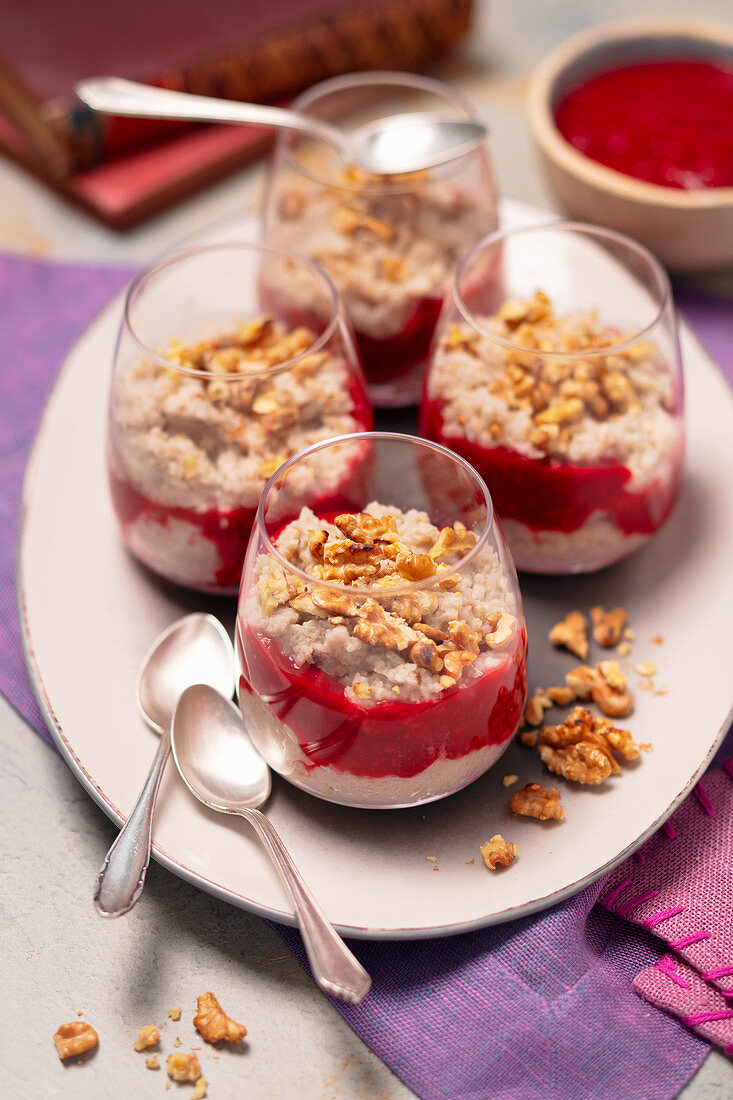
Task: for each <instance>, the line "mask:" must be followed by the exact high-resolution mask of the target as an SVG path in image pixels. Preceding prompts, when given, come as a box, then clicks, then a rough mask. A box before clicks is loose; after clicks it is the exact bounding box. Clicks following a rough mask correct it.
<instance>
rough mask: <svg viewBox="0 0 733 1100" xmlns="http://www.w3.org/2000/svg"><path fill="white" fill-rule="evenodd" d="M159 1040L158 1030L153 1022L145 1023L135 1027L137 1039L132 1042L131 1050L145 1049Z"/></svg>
mask: <svg viewBox="0 0 733 1100" xmlns="http://www.w3.org/2000/svg"><path fill="white" fill-rule="evenodd" d="M159 1042H160V1032H159V1031H158V1029H157V1027H156V1026H155V1024H147V1025H146V1026H145V1027H139V1028H138V1029H137V1039H136V1040H135V1042H134V1043H133V1044H132V1046H133V1050H147V1048H148V1047H154V1046H155V1044H156V1043H159Z"/></svg>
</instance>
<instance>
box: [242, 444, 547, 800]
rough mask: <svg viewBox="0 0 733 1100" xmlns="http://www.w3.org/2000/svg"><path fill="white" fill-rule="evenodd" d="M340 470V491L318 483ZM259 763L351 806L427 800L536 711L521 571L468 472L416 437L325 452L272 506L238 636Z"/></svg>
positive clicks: (457, 784)
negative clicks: (527, 707)
mask: <svg viewBox="0 0 733 1100" xmlns="http://www.w3.org/2000/svg"><path fill="white" fill-rule="evenodd" d="M324 466H325V467H326V468H329V469H338V470H341V471H343V472H344V474H345V475H346V474H348V478H347V477H346V476H345V477H344V480H343V484H342V488H341V491H340V492H339V493H338V494H333V493H323V492H322V491H319V490H318V488H317V486H316V479H315V478H314V471H315V470H317V469H321V468H323V467H324ZM236 649H237V657H238V662H239V675H238V694H239V705H240V707H241V710H242V713H243V715H244V719H245V722H246V723H247V728H248V730H249V731H250V735H251V737H252V739H253V741H254V743H255V745H256V746H257V748H258V750H259V751H260V753H261V754H262V755H263V756H264V757H265V759H266V760H267V762H268V763H269V764H270V766H271V767H272V768H274V769H275V771H277V772H279V773H280V774H281V775H282V776H284V777H285V778H286V779H287V780H289V781H290V782H291V783H294V784H295V785H296V786H298V787H302V788H303V789H304V790H306V791H309V792H310V793H311V794H315V795H318V796H319V797H321V798H325V799H328V800H330V801H332V802H339V803H342V804H344V805H349V806H369V807H374V808H386V807H397V806H410V805H416V804H419V803H422V802H430V801H432V800H434V799H437V798H442V797H444V796H445V795H448V794H451V793H452V792H454V791H457V790H459V789H460V788H461V787H464V786H466V785H467V784H468V783H471V782H472V781H473V780H474V779H476V778H477V777H478V776H480V775H482V774H483V773H484V772H485V771H486V770H487V768H489V767H491V765H492V764H494V763H495V762H496V760H498V758H499V757H500V756H501V754H502V753H503V752H504V750H505V748H506V747H507V745H508V744H509V741H510V739H511V737H512V735H513V734H514V732H515V730H516V728H517V725H518V722H519V719H520V716H521V714H522V710H523V707H524V702H525V698H526V654H527V639H526V631H525V626H524V619H523V615H522V606H521V599H520V595H519V589H518V586H517V580H516V573H515V571H514V566H513V564H512V561H511V557H510V556H509V554H508V551H507V548H506V544H505V541H504V538H503V535H502V533H501V529H500V527H499V525H498V524H497V522H496V521H495V519H494V516H493V512H492V506H491V498H490V497H489V494H488V492H487V491H486V487H485V485H484V484H483V482H482V480H481V478H480V477H479V476H478V475H477V474H476V472H475V470H473V469H472V468H471V467H470V466H469V465H468V464H467V463H465V462H464V461H463V460H462V459H460V458H458V457H457V456H455V455H452V454H451V453H450V452H449V451H447V450H445V448H443V447H439V446H436V445H435V444H432V443H428V442H426V441H424V440H418V439H416V438H414V437H412V436H405V435H392V434H387V433H365V434H362V435H354V436H351V437H344V438H342V439H336V440H331V441H329V442H327V443H322V444H317V445H315V446H314V447H311V448H309V449H308V450H306V451H304V452H303V453H302V454H300V455H296V456H295V457H294V458H293V459H291V460H290V461H289V462H288V463H287V464H286V465H285V466H283V467H282V468H281V469H280V470H278V472H277V474H275V476H274V477H273V478H272V479H271V480H270V482H269V483H268V485H267V488H266V489H265V492H264V494H263V496H262V500H261V502H260V506H259V509H258V513H257V524H256V527H255V529H254V531H253V533H252V540H251V543H250V547H249V550H248V552H247V560H246V564H245V568H244V571H243V573H242V585H241V590H240V595H239V607H238V614H237V627H236Z"/></svg>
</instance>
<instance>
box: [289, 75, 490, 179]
mask: <svg viewBox="0 0 733 1100" xmlns="http://www.w3.org/2000/svg"><path fill="white" fill-rule="evenodd" d="M370 84H372V85H374V86H375V87H388V86H389V85H393V86H394V87H400V88H411V89H413V90H416V91H422V92H428V93H430V94H431V95H435V96H440V97H441V98H442V99H445V100H448V102H449V103H452V105H453V106H454V107H457V108H458V109H459V110H460V111H461V112H462V114H463V115H464V117H465V118H468V119H470V120H471V121H472V122H480V123H482V125H485V123H484V122H483V120H482V119H481V118H480V117H479V113H478V110H477V108H476V106H475V104H474V103H472V101H471V100H470V99H469V98H468V97H467V96H464V95H463V93H462V92H461V91H459V89H457V88H454V87H451V86H450V85H449V84H445V83H443V82H442V81H440V80H434V79H433V78H432V77H429V76H422V75H421V74H420V73H406V72H400V71H399V70H397V69H394V70H393V69H375V70H374V72H371V71H369V70H363V71H360V72H355V73H344V74H342V75H341V76H332V77H328V79H327V80H321V81H319V82H318V83H317V84H313V85H312V86H311V87H310V88H306V90H305V91H303V92H301V93H300V95H298V96H296V98H295V99H294V100H293V102H292V104H291V107H292V109H293V110H294V111H305V112H306V113H307V108H308V107H309V106H310V105H311V104H312V103H314V102H316V101H317V100H318V99H320V98H321V97H322V96H323V95H324V94H325V95H329V94H331V93H332V92H340V91H350V90H352V89H354V88H359V87H367V86H368V85H370ZM297 137H298V135H297V134H296V133H289V132H287V131H284V132H283V133H282V134H281V135H280V137H279V142H280V143H281V145H282V148H283V150H284V156H285V159H286V160H287V161H288V164H289V166H290V167H291V168H292V169H293V170H294V171H296V172H298V173H299V174H300V175H303V176H306V177H307V178H308V179H310V180H313V181H314V182H315V183H320V184H322V185H323V186H325V187H330V188H332V189H333V190H338V191H347V192H356V193H359V192H361V193H363V192H365V191H369V192H374V193H376V194H391V193H395V192H396V193H400V192H405V191H416V190H418V189H419V188H421V187H425V186H426V185H427V184H429V183H432V182H434V181H435V177H433V176H431V175H430V174H429V173H427V174H426V175H425V176H424V177H423V175H422V174H420V176H419V177H418V178H417V179H413V180H410V175H411V173H409V172H405V173H402V174H399V173H395V179H394V182H393V183H389V182H388V181H389V180H390V179H391V177H390V176H379V177H376V180H377V182H371V183H364V182H362V183H358V182H353V183H352V182H350V181H349V180H335V179H329V178H328V177H326V176H323V175H321V174H320V173H319V172H316V171H313V169H311V168H309V167H308V165H306V164H305V163H304V162H303V161H302V160H300V158H298V157H297V156H296V155H295V153H294V151H293V146H292V144H291V143H292V141H293V140H294V139H295V138H297ZM483 152H485V143H484V142H482V143H481V144H480V145H478V146H477V147H476V148H475V149H472V150H471V151H470V152H468V153H465V154H464V155H463V156H461V157H457V158H456V159H455V160H452V161H448V162H446V165H437V171H438V172H439V171H440V170H441V168H444V167H446V166H450V167H453V166H454V165H455V166H457V167H458V169H460V167H461V166H462V165H464V164H466V163H467V162H468V161H469V160H471V159H473V158H475V157H478V156H481V154H482V153H483ZM345 167H348V166H346V165H345Z"/></svg>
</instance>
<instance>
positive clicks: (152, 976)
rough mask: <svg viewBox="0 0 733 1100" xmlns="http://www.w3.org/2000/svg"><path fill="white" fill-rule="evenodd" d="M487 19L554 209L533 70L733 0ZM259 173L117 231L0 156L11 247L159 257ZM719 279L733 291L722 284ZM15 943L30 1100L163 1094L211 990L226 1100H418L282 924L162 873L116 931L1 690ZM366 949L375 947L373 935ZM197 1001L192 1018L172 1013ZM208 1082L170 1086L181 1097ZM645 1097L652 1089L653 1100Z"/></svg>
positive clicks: (74, 805)
mask: <svg viewBox="0 0 733 1100" xmlns="http://www.w3.org/2000/svg"><path fill="white" fill-rule="evenodd" d="M476 4H477V18H476V28H475V32H474V35H473V38H472V40H471V43H470V44H469V47H468V49H467V51H466V52H465V54H464V56H463V57H462V59H461V60H460V61H456V62H453V63H451V64H450V65H449V66H447V67H446V68H445V70H444V72H443V73H442V75H443V77H444V78H445V79H449V80H455V81H456V82H458V83H459V84H460V85H461V87H463V88H464V90H465V91H466V92H467V94H469V95H470V96H472V98H474V100H475V101H476V102H477V103H479V105H480V106H481V109H482V111H483V112H484V114H485V116H486V118H487V119H488V121H489V123H490V125H491V132H492V139H491V140H492V149H493V155H494V161H495V165H496V171H497V177H498V181H499V186H500V190H501V192H502V193H503V194H507V195H511V196H512V197H514V198H518V199H524V200H525V201H531V202H537V203H540V204H543V205H546V206H549V207H551V206H552V201H551V199H550V197H549V195H548V193H547V191H546V189H545V187H544V185H543V182H542V180H541V179H540V177H539V175H538V172H537V166H536V163H535V158H534V153H533V150H532V146H531V141H530V138H529V134H528V131H527V126H526V122H525V118H524V107H523V103H524V94H525V91H526V84H527V74H528V73H529V71H530V69H531V67H532V66H533V65H534V64H535V62H536V61H537V60H538V59H539V58H540V57H541V56H542V54H543V53H544V52H546V50H548V49H549V48H551V47H552V46H554V45H555V44H556V43H557V42H559V41H561V40H562V39H564V38H566V37H567V36H568V35H570V34H573V33H574V32H575V31H577V30H579V29H581V28H582V27H585V26H590V25H593V24H596V23H599V22H601V21H605V20H609V19H615V18H626V17H636V16H644V17H648V18H655V17H666V18H675V17H678V18H681V19H688V18H691V17H693V18H697V19H711V20H719V21H723V22H726V23H729V24H730V22H731V20H733V9H732V8H731V2H730V0H699V2H698V3H696V4H695V6H694V11H691V9H690V4H689V2H688V0H643V2H642V3H639V0H606V2H605V3H604V4H603V5H601V4H599V3H597V2H595V0H552V2H550V3H548V2H547V0H513V2H511V3H507V2H500V0H495V2H493V3H489V2H487V0H476ZM260 179H261V172H260V170H259V169H257V168H255V169H250V170H248V171H245V172H241V173H239V174H238V175H237V176H235V177H233V178H232V179H229V180H227V181H225V182H224V183H222V184H220V185H218V186H217V187H214V188H212V189H211V190H209V191H208V192H207V193H206V194H204V195H202V196H199V197H197V198H195V199H193V200H191V201H190V202H188V203H185V204H183V205H182V206H180V207H178V208H176V209H175V210H173V211H171V212H170V213H168V214H166V215H164V216H162V217H160V218H158V219H156V220H155V221H153V222H151V223H148V224H147V225H145V226H143V227H141V228H140V229H138V230H135V231H134V232H132V233H128V234H126V235H124V236H118V235H117V234H114V233H112V232H111V231H109V230H106V229H104V228H102V227H100V226H98V225H96V224H95V223H94V222H92V221H90V220H89V219H87V218H86V217H85V216H84V215H82V214H81V213H79V212H77V211H75V210H73V209H71V208H70V207H68V206H67V205H66V204H64V203H63V202H61V200H59V199H58V198H56V197H55V196H53V195H52V194H51V193H50V192H49V191H47V190H46V189H45V188H43V187H42V186H41V185H39V184H36V183H35V182H34V181H32V180H31V179H29V177H27V176H26V175H25V174H24V173H22V172H20V171H19V170H17V169H16V168H14V167H13V166H12V165H10V164H9V163H6V162H3V161H0V193H2V196H3V202H2V204H1V206H0V248H2V249H6V250H11V251H19V252H25V253H29V254H36V255H48V256H53V257H59V258H72V259H80V260H94V261H103V260H107V261H111V262H120V263H122V262H135V263H137V262H144V261H147V260H149V259H150V258H151V257H153V256H155V255H157V254H158V253H160V252H161V251H163V250H165V249H168V248H171V247H173V246H174V245H175V244H176V243H178V242H179V241H180V240H182V239H185V238H186V237H188V236H190V235H192V234H194V233H196V232H198V231H200V230H202V229H204V228H205V227H207V226H209V225H210V224H211V223H213V222H215V221H219V220H224V219H227V218H231V217H232V216H235V215H237V214H238V213H240V212H241V211H242V210H243V209H244V208H246V207H251V206H252V205H254V203H255V202H256V196H257V193H258V190H259V186H260ZM715 281H717V282H718V283H725V280H724V279H723V278H718V279H717V280H715ZM0 753H1V758H0V796H1V797H2V806H3V812H2V816H1V817H0V830H1V833H0V843H2V850H3V868H4V876H3V890H2V893H0V943H2V965H3V992H4V1001H5V1005H6V1006H7V1018H6V1020H5V1021H4V1026H3V1027H2V1030H1V1031H0V1036H1V1038H0V1049H1V1051H2V1057H1V1058H0V1066H1V1067H2V1068H1V1070H0V1080H2V1083H3V1085H4V1086H5V1087H4V1093H5V1095H7V1096H12V1097H13V1098H15V1100H36V1098H40V1097H44V1098H47V1097H48V1098H53V1097H57V1096H58V1097H64V1098H66V1097H69V1098H71V1097H73V1098H74V1100H77V1098H78V1100H97V1098H99V1097H104V1096H109V1097H111V1098H112V1100H117V1098H118V1097H125V1098H126V1097H131V1096H135V1097H147V1096H150V1097H156V1096H157V1097H159V1096H161V1095H162V1094H163V1093H164V1090H165V1074H164V1070H163V1069H161V1070H158V1071H151V1070H147V1069H146V1068H145V1066H144V1055H141V1054H138V1053H136V1052H135V1051H134V1050H133V1049H132V1043H133V1042H134V1040H135V1038H136V1035H137V1028H138V1027H139V1026H142V1025H143V1024H147V1023H156V1024H158V1025H159V1026H160V1027H161V1031H162V1034H163V1041H162V1049H163V1051H164V1052H165V1053H166V1054H167V1053H169V1052H170V1051H171V1050H172V1049H174V1047H173V1044H174V1041H175V1039H176V1037H180V1040H181V1043H182V1046H181V1049H184V1050H187V1049H190V1048H191V1047H192V1046H202V1045H203V1044H201V1042H200V1041H199V1040H198V1036H197V1035H196V1033H195V1032H194V1030H193V1026H192V1017H193V1014H194V1011H195V1004H196V996H197V994H198V993H201V992H203V991H204V990H206V989H212V990H213V991H214V992H215V993H216V994H217V995H218V996H219V998H220V1000H221V1002H222V1003H223V1005H224V1007H225V1008H226V1009H228V1010H229V1011H230V1012H231V1014H232V1015H233V1016H234V1017H235V1018H237V1019H240V1020H242V1021H243V1022H244V1023H246V1025H247V1027H248V1029H249V1041H248V1042H247V1044H246V1045H245V1047H244V1049H243V1050H242V1051H241V1052H239V1053H237V1052H235V1051H228V1050H224V1051H213V1050H211V1049H209V1048H205V1049H203V1050H202V1051H200V1058H201V1063H202V1069H203V1073H204V1075H205V1076H206V1077H207V1079H208V1080H209V1082H210V1090H209V1093H210V1096H211V1097H212V1100H228V1098H230V1097H231V1098H234V1097H240V1096H247V1097H251V1098H252V1100H271V1098H272V1100H406V1098H407V1097H409V1096H411V1095H412V1094H411V1093H410V1092H409V1090H407V1089H406V1088H405V1087H404V1086H403V1085H402V1084H401V1083H400V1082H399V1081H398V1080H397V1079H396V1078H395V1077H394V1075H393V1074H392V1073H391V1072H390V1071H389V1070H388V1069H387V1068H386V1067H385V1066H384V1065H383V1064H382V1063H381V1062H380V1061H379V1060H378V1059H377V1058H375V1057H374V1055H373V1054H371V1053H370V1052H369V1051H368V1050H367V1048H366V1047H365V1046H364V1045H363V1044H362V1043H361V1041H360V1040H359V1039H358V1038H357V1037H356V1036H355V1035H354V1034H353V1033H352V1032H351V1031H350V1029H349V1028H348V1027H347V1026H346V1025H345V1024H344V1023H343V1021H342V1020H341V1018H340V1016H339V1015H338V1013H337V1012H336V1011H335V1010H334V1009H333V1008H332V1007H331V1005H330V1004H329V1003H328V1002H327V1001H326V1000H325V998H323V997H322V996H321V995H320V993H318V992H317V990H316V989H315V987H314V985H313V983H312V982H311V980H310V978H309V977H307V975H306V974H305V973H304V972H303V971H302V970H301V968H300V966H299V965H298V963H297V962H296V961H295V959H294V958H293V957H292V955H291V954H290V952H289V951H288V950H287V948H286V947H285V946H284V944H283V942H282V941H281V940H280V938H279V936H278V935H277V933H275V932H273V931H272V930H271V929H270V928H269V927H268V926H267V925H265V924H264V923H263V922H262V921H260V920H259V919H258V918H257V917H254V916H250V915H249V914H247V913H243V912H241V911H240V910H236V909H233V908H231V907H230V906H228V905H225V904H224V903H223V902H220V901H217V900H215V899H213V898H210V897H208V896H207V895H204V894H202V893H200V892H199V891H197V890H195V889H194V888H193V887H191V886H189V885H188V884H187V883H185V882H183V881H181V880H178V879H176V878H175V877H174V876H172V875H170V874H168V873H167V872H165V871H164V870H163V869H162V868H160V867H158V866H156V865H155V864H154V865H153V866H152V867H151V870H150V872H149V876H148V883H147V885H146V890H145V893H144V895H143V898H142V901H141V902H140V904H139V905H138V907H137V908H136V909H135V910H134V911H133V912H132V913H131V914H129V915H128V916H127V917H126V918H122V919H121V920H118V921H113V922H105V921H102V920H101V919H100V918H98V917H97V915H96V914H95V912H94V910H93V908H92V904H91V891H92V884H93V879H94V876H95V874H96V871H97V869H98V867H99V865H100V864H101V862H102V859H103V857H104V854H105V852H106V850H107V848H108V847H109V845H110V843H111V841H112V839H113V837H114V829H113V827H112V825H111V823H110V822H109V821H107V819H106V818H105V817H104V815H103V814H102V812H101V811H100V810H99V809H98V808H97V807H96V806H95V805H94V804H93V803H92V802H91V801H90V799H89V798H88V797H87V795H86V794H85V793H84V792H83V790H82V788H81V787H80V786H79V785H78V783H77V782H76V780H75V779H74V777H73V776H72V774H71V772H70V771H69V770H68V769H67V767H66V765H65V764H64V763H63V762H62V761H61V760H60V758H59V757H57V756H56V755H55V753H54V752H53V751H52V750H50V749H49V748H48V747H47V746H45V745H44V744H43V743H42V742H41V741H40V739H39V738H38V737H36V736H35V735H34V734H33V733H32V732H31V731H29V730H28V729H27V727H26V726H25V724H24V723H23V722H22V721H21V720H20V719H19V718H18V717H17V715H16V714H15V713H14V712H13V711H12V710H11V709H10V708H9V707H8V706H7V705H6V704H5V703H4V702H2V701H0ZM357 952H358V945H357ZM172 1005H180V1006H181V1009H182V1017H181V1020H180V1022H179V1023H178V1024H174V1023H173V1022H172V1021H171V1020H169V1019H168V1017H167V1012H168V1008H169V1007H171V1006H172ZM77 1012H83V1013H84V1017H83V1018H84V1019H88V1020H89V1022H90V1023H91V1024H92V1025H93V1026H94V1027H95V1028H96V1029H97V1030H98V1032H99V1035H100V1045H99V1049H98V1050H97V1052H96V1053H95V1054H94V1055H92V1056H91V1057H90V1058H89V1059H88V1060H87V1061H86V1062H85V1063H84V1064H83V1065H70V1066H66V1067H65V1066H62V1065H61V1063H60V1062H59V1060H58V1057H57V1055H56V1051H55V1048H54V1046H53V1043H52V1042H51V1035H52V1034H53V1032H54V1031H55V1030H56V1028H57V1027H58V1025H59V1024H60V1023H62V1022H66V1021H68V1020H72V1019H74V1018H76V1013H77ZM189 1093H190V1089H188V1088H187V1089H183V1090H181V1091H180V1093H179V1090H178V1089H177V1088H176V1086H172V1087H171V1095H173V1096H175V1095H179V1094H180V1095H181V1096H187V1095H189ZM680 1097H681V1100H724V1098H726V1097H733V1065H732V1063H731V1061H730V1060H729V1059H727V1058H725V1057H724V1056H723V1055H722V1054H720V1053H718V1052H713V1053H712V1054H711V1055H710V1056H709V1057H708V1058H707V1060H706V1061H705V1063H704V1065H703V1066H702V1068H701V1069H700V1071H699V1072H698V1074H697V1075H696V1076H695V1078H693V1080H692V1081H691V1082H690V1083H689V1084H688V1085H687V1087H686V1088H685V1089H683V1090H682V1092H681V1094H680ZM639 1100H644V1097H640V1098H639Z"/></svg>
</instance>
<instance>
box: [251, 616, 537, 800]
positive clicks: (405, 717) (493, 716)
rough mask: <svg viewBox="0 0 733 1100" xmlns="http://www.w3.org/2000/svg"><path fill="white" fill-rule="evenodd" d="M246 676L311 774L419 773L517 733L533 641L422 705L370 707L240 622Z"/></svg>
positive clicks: (374, 776)
mask: <svg viewBox="0 0 733 1100" xmlns="http://www.w3.org/2000/svg"><path fill="white" fill-rule="evenodd" d="M240 630H242V631H245V632H246V638H247V642H246V657H245V655H244V654H243V652H242V646H241V643H240V641H239V632H238V639H237V643H238V647H239V651H240V660H241V663H242V668H243V669H245V670H246V671H245V672H244V673H243V674H242V675H241V676H240V691H241V692H252V691H254V692H255V693H256V694H257V695H259V696H261V697H264V698H265V699H266V701H267V703H268V705H269V706H270V708H271V710H272V712H273V714H274V715H275V716H276V717H277V718H278V719H279V720H280V721H281V722H283V723H284V724H285V725H286V726H287V727H288V728H289V729H290V730H291V731H292V733H293V734H294V736H295V738H296V739H297V741H298V745H299V746H300V749H301V751H302V752H303V754H304V755H305V756H306V757H307V758H308V761H309V764H308V767H309V768H315V767H319V766H323V765H325V766H327V767H330V768H334V769H336V770H337V771H341V772H345V773H348V774H350V775H357V776H362V777H364V778H369V779H377V778H382V777H384V776H399V777H400V778H403V779H406V778H410V777H412V776H416V775H419V774H420V773H421V772H423V771H425V769H426V768H427V767H429V766H430V764H432V763H433V762H434V761H435V760H437V759H439V758H444V757H447V758H448V759H450V760H456V759H459V758H460V757H463V756H466V755H467V754H468V753H470V752H474V751H475V750H476V749H480V748H483V747H484V746H486V745H500V744H501V743H502V742H504V741H506V740H507V739H508V738H509V737H511V736H512V734H513V733H514V731H515V729H516V727H517V724H518V722H519V717H520V715H521V713H522V708H523V706H524V701H525V697H526V687H527V682H526V659H527V639H526V634H525V632H524V630H522V635H521V638H520V642H519V646H518V647H517V649H516V650H515V651H514V652H513V653H511V654H507V656H506V658H505V660H504V661H503V662H502V664H500V665H499V666H498V667H496V668H493V669H491V670H490V671H488V672H486V673H485V674H484V675H483V676H479V677H477V678H476V679H472V680H467V681H465V682H463V683H461V682H460V681H459V683H458V684H457V685H456V687H454V688H450V689H448V690H447V691H443V692H441V694H440V695H439V696H437V698H436V697H430V698H428V699H426V700H425V701H423V702H419V703H404V702H400V701H399V700H395V701H394V702H392V701H388V702H379V703H374V704H372V705H371V706H367V705H364V704H362V703H359V702H357V701H355V700H353V699H350V698H348V697H347V695H346V691H345V689H344V687H343V686H342V685H341V684H339V683H337V682H336V681H334V680H332V679H331V678H330V677H329V676H327V675H325V673H323V672H322V671H321V670H320V669H319V668H317V667H315V666H314V665H311V666H308V667H306V668H303V667H300V666H298V665H296V664H295V662H294V661H293V660H291V659H290V658H288V657H286V656H285V655H284V654H283V653H282V652H281V651H280V649H279V647H278V645H277V643H276V642H275V641H274V640H273V639H272V638H269V637H267V636H265V635H263V634H261V633H259V632H256V631H254V630H251V629H250V628H249V627H247V626H246V625H245V624H243V623H242V622H241V621H240Z"/></svg>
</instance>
